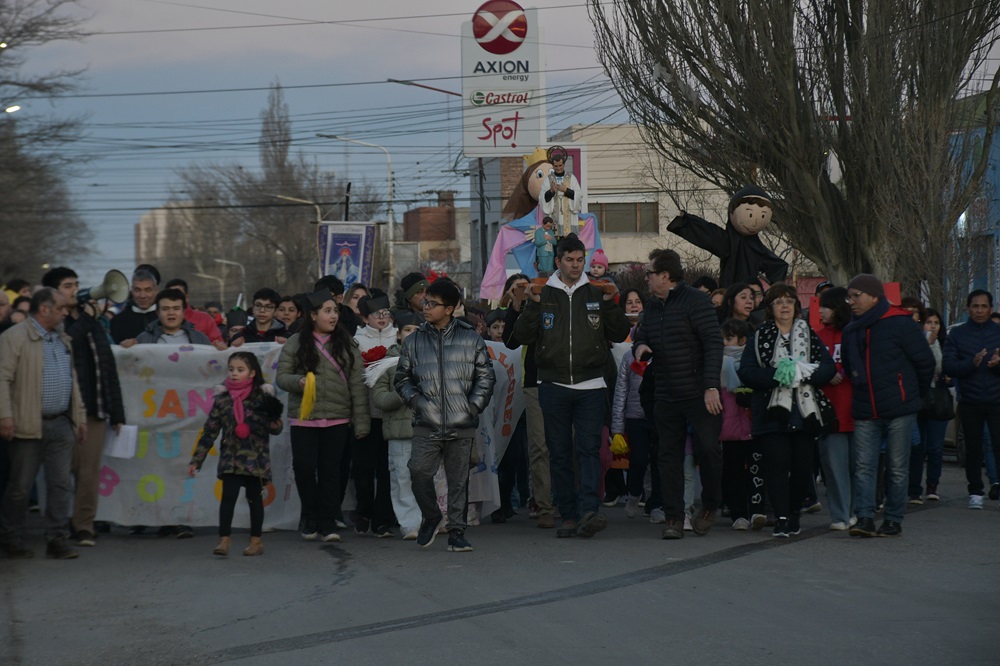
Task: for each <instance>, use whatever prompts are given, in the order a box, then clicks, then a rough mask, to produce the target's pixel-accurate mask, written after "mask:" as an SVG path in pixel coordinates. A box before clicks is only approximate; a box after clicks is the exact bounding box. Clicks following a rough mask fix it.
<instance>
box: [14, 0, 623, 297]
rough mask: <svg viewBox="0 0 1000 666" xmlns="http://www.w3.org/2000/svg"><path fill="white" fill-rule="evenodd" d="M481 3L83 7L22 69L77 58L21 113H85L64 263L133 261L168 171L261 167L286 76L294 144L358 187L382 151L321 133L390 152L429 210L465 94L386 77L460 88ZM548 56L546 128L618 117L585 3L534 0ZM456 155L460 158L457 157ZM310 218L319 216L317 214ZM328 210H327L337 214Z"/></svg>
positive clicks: (407, 202) (404, 200) (111, 0)
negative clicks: (464, 29) (74, 75)
mask: <svg viewBox="0 0 1000 666" xmlns="http://www.w3.org/2000/svg"><path fill="white" fill-rule="evenodd" d="M480 4H481V0H470V1H466V0H423V1H422V2H420V3H414V2H403V1H402V0H372V1H370V2H365V3H349V2H346V1H345V0H337V1H335V2H331V1H329V0H283V1H282V2H267V1H263V0H193V1H191V2H182V1H178V2H173V1H167V0H81V2H80V3H79V7H78V11H79V12H80V15H81V16H84V17H86V22H85V23H84V25H83V29H84V30H85V31H87V32H88V33H91V34H90V36H88V37H86V38H85V39H84V40H82V41H81V42H79V43H59V44H51V45H46V46H42V47H37V48H34V49H33V50H32V51H31V52H30V53H28V54H27V59H28V63H27V65H26V68H27V70H28V71H32V72H46V71H52V70H60V69H71V68H77V67H83V68H85V69H86V71H85V73H84V75H83V78H82V85H81V88H80V90H79V91H77V93H76V94H73V95H69V96H63V97H60V98H58V99H53V100H31V101H30V103H25V104H24V105H23V108H22V110H21V111H19V112H18V113H19V114H22V116H21V117H23V116H24V115H26V114H32V113H37V114H49V115H57V116H64V117H65V116H70V117H82V118H83V119H84V128H85V132H84V134H85V136H84V138H83V139H82V140H81V141H79V142H76V143H75V144H73V145H71V146H69V147H67V149H66V151H67V154H69V155H72V156H79V157H80V158H86V161H84V160H83V159H81V160H80V162H79V166H78V167H77V168H76V169H75V173H74V174H73V176H72V178H71V180H70V185H71V188H72V192H73V195H74V197H75V202H76V204H77V206H78V208H79V209H80V210H81V211H82V214H83V217H84V219H85V220H86V221H87V223H88V224H89V226H90V228H91V230H92V231H93V232H94V235H95V239H96V242H95V245H94V248H93V252H92V253H91V255H90V256H89V257H85V258H83V257H81V258H78V259H75V260H73V261H71V262H69V263H71V264H72V265H74V267H75V268H76V269H77V272H78V273H80V275H81V282H82V283H83V284H92V283H96V282H97V281H98V280H99V279H100V278H101V276H103V275H104V273H105V271H107V270H109V269H112V268H117V269H119V270H122V271H124V272H125V273H126V274H128V273H130V272H131V269H132V268H133V267H134V264H135V259H134V240H133V235H134V225H135V224H136V223H137V222H138V220H139V218H140V216H141V215H142V213H143V212H145V211H147V210H150V209H153V208H155V207H157V206H159V205H161V204H163V203H165V202H166V201H167V200H168V198H169V194H170V190H171V187H172V186H174V187H176V186H177V184H178V180H179V179H178V178H177V176H176V173H177V171H178V169H180V168H183V167H186V166H191V165H195V164H197V165H206V164H233V163H238V164H242V165H245V166H246V167H247V168H253V167H254V166H255V165H256V164H257V145H256V142H257V137H258V135H259V130H260V118H259V114H260V112H261V110H262V109H264V107H265V106H266V102H267V94H268V87H269V86H270V85H271V84H273V83H275V82H280V83H281V85H282V86H283V87H284V93H285V101H286V103H287V105H288V107H289V113H290V117H291V120H292V123H293V125H292V129H293V140H294V142H295V144H294V149H295V150H301V151H302V152H303V153H304V154H305V155H306V156H307V157H308V158H310V159H313V160H315V161H316V163H317V164H318V165H320V166H321V167H322V168H325V169H330V170H333V171H336V172H337V173H338V175H341V176H343V177H345V178H348V179H349V180H351V181H353V182H354V183H355V185H357V184H359V183H361V182H369V183H371V184H372V185H373V186H374V187H376V188H380V191H384V188H385V184H386V161H385V155H384V154H383V153H382V152H380V151H377V150H371V149H366V148H363V147H358V146H352V145H350V144H346V143H342V142H336V141H330V140H326V139H320V138H316V137H315V133H316V132H321V133H327V134H340V135H345V136H351V137H354V138H356V139H360V140H363V141H368V142H371V143H376V144H379V145H382V146H384V147H385V148H386V149H387V150H389V152H390V154H391V155H392V162H393V171H394V174H395V183H396V188H397V189H396V192H395V194H394V199H395V201H396V202H397V203H396V206H394V211H395V215H396V218H397V220H400V219H402V213H403V212H404V211H405V210H407V208H411V207H415V206H418V205H427V204H429V203H432V202H433V201H434V200H435V198H434V196H433V195H432V194H429V192H432V191H435V190H438V189H455V190H457V191H458V195H457V196H458V200H457V203H458V205H463V204H464V205H468V197H469V185H468V179H467V178H465V177H462V176H461V175H459V174H455V173H453V172H450V170H451V169H453V165H454V164H455V162H456V160H458V158H459V156H460V149H461V109H460V106H459V105H460V102H461V100H460V99H458V98H455V97H450V96H447V95H443V94H440V93H435V92H431V91H427V90H421V89H419V88H414V87H410V86H403V85H399V84H392V83H387V82H386V79H388V78H393V79H401V80H414V81H422V82H424V83H426V84H428V85H432V86H435V87H439V88H443V89H447V90H454V91H461V78H460V69H459V58H460V48H461V37H460V33H461V25H462V23H463V22H466V21H469V20H471V17H472V14H473V13H474V12H475V10H476V9H477V8H478V6H479V5H480ZM522 5H523V6H525V7H536V8H538V10H539V23H540V26H541V28H542V37H541V38H542V43H543V49H544V53H545V57H546V60H547V63H548V64H547V70H548V73H547V80H546V84H547V88H548V94H549V95H550V97H549V100H550V101H549V103H548V130H549V133H550V134H555V133H556V132H558V131H560V130H561V129H564V128H565V127H568V126H569V125H571V124H578V123H584V122H596V121H598V120H602V119H605V120H607V121H608V122H626V118H625V113H624V111H623V110H622V109H621V103H620V101H619V99H618V97H617V95H616V94H615V92H614V90H613V89H612V87H611V84H610V81H608V79H607V78H606V77H605V76H604V74H603V70H602V69H601V67H600V65H599V63H598V62H597V57H596V54H595V52H594V49H593V41H594V39H593V29H592V25H591V23H590V20H589V17H588V14H587V9H586V3H585V2H584V1H583V0H539V1H537V2H534V3H531V4H528V3H527V2H525V3H522ZM464 164H465V160H460V161H459V166H462V165H464ZM303 215H304V216H309V218H310V219H312V217H313V216H314V212H313V210H312V209H311V208H309V209H304V211H303ZM330 219H336V215H332V216H331V218H330Z"/></svg>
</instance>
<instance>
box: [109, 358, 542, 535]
mask: <svg viewBox="0 0 1000 666" xmlns="http://www.w3.org/2000/svg"><path fill="white" fill-rule="evenodd" d="M488 346H489V348H490V356H491V358H492V359H493V368H494V371H495V372H496V375H497V385H496V388H495V389H494V394H493V400H492V401H491V402H490V405H489V406H488V407H487V408H486V411H485V412H483V414H482V416H481V417H480V427H479V431H478V433H477V440H478V442H477V445H478V451H479V460H480V463H479V465H478V466H477V467H476V468H474V469H473V470H472V473H471V478H470V484H469V501H470V502H471V501H481V502H484V506H483V514H484V515H488V513H487V512H490V511H492V510H494V509H495V508H497V507H499V504H500V498H499V495H500V493H499V486H498V484H497V473H496V466H497V463H498V462H499V460H500V458H501V457H502V456H503V453H504V451H505V450H506V448H507V443H508V442H509V441H510V437H511V435H512V434H513V432H514V428H515V427H516V426H517V422H518V419H520V417H521V413H522V412H523V411H524V398H523V394H522V392H521V354H520V351H514V352H511V351H510V350H508V349H506V348H505V347H504V346H503V345H501V344H496V343H488ZM113 349H114V353H115V360H116V362H117V364H118V374H119V378H120V381H121V387H122V397H123V399H124V402H125V416H126V420H127V421H128V423H129V424H131V425H135V426H138V430H139V435H138V444H137V446H136V453H135V457H134V458H130V459H123V458H117V457H111V456H104V458H103V466H102V469H101V474H100V478H101V482H100V490H99V492H100V502H99V508H98V518H99V519H100V520H107V521H112V522H115V523H119V524H122V525H177V524H184V525H194V526H211V525H217V524H218V512H219V499H220V497H221V492H222V488H221V482H220V481H219V480H218V479H217V478H216V463H217V460H218V453H217V452H216V450H215V449H213V450H212V451H211V452H210V453H209V456H208V459H207V460H206V461H205V464H204V466H203V467H202V470H201V472H200V473H199V474H198V476H197V477H194V478H192V477H189V476H188V475H187V467H188V463H189V462H190V459H191V453H192V452H193V451H194V448H195V446H196V444H197V441H198V437H199V435H200V432H201V428H202V426H203V425H204V423H205V419H206V418H207V417H208V413H209V411H210V410H211V408H212V402H213V400H214V397H215V393H216V390H217V389H216V387H217V386H218V385H220V384H221V383H222V382H223V381H224V380H225V377H226V361H227V359H228V358H229V354H230V353H231V352H230V351H218V350H216V349H215V348H213V347H208V346H192V345H182V346H177V345H136V346H134V347H131V348H129V349H124V348H122V347H117V346H116V347H113ZM241 351H251V352H253V353H255V354H257V356H258V358H259V359H260V362H261V367H262V368H263V370H264V380H265V381H266V382H268V383H270V384H273V383H274V376H275V372H276V370H277V367H278V356H279V354H280V353H281V345H279V344H274V343H260V344H247V345H244V346H243V347H241ZM275 388H277V387H275ZM277 393H278V397H279V398H281V400H282V401H283V402H286V398H287V395H286V394H285V393H284V392H283V391H281V390H280V389H279V390H278V391H277ZM285 423H286V426H285V429H284V431H283V432H282V433H281V434H280V435H277V436H274V437H272V438H271V443H270V445H271V474H272V482H271V483H270V484H269V485H268V486H267V488H266V489H265V491H266V497H265V500H264V505H265V507H266V509H265V511H264V525H265V527H274V528H278V529H295V528H296V527H297V525H298V520H299V506H300V505H299V498H298V493H297V492H296V490H295V479H294V476H293V474H292V455H291V446H290V443H289V438H288V432H289V429H288V426H287V418H286V419H285ZM345 505H346V506H348V507H350V506H353V505H354V501H353V498H350V497H349V498H348V500H347V502H346V503H345ZM249 524H250V519H249V513H248V511H247V508H246V502H244V501H243V500H242V498H241V500H240V501H239V502H237V505H236V515H235V517H234V520H233V525H234V526H235V527H248V526H249Z"/></svg>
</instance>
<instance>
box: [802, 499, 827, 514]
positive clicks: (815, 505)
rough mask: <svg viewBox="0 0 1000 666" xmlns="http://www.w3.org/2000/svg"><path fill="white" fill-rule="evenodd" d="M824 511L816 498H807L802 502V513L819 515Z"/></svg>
mask: <svg viewBox="0 0 1000 666" xmlns="http://www.w3.org/2000/svg"><path fill="white" fill-rule="evenodd" d="M822 510H823V505H822V504H820V502H819V500H818V499H816V498H815V497H807V498H806V499H805V501H804V502H802V513H819V512H820V511H822Z"/></svg>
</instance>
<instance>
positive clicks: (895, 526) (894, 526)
mask: <svg viewBox="0 0 1000 666" xmlns="http://www.w3.org/2000/svg"><path fill="white" fill-rule="evenodd" d="M878 535H879V536H880V537H898V536H903V526H902V525H901V524H900V523H898V522H896V521H895V520H883V521H882V526H881V527H879V528H878Z"/></svg>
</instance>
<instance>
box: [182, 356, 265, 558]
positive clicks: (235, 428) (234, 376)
mask: <svg viewBox="0 0 1000 666" xmlns="http://www.w3.org/2000/svg"><path fill="white" fill-rule="evenodd" d="M217 393H218V394H217V395H216V396H215V402H213V403H212V411H211V412H210V413H209V415H208V420H207V421H205V427H204V429H203V430H202V435H201V438H200V439H199V440H198V446H197V447H196V448H195V451H194V454H193V455H192V456H191V464H190V465H189V467H188V473H189V474H190V475H191V476H194V475H195V474H197V473H198V470H200V469H201V466H202V464H204V462H205V457H206V456H207V455H208V452H209V450H210V449H211V448H212V446H213V444H214V442H215V439H216V437H218V436H219V433H220V432H221V433H222V438H221V439H220V440H219V448H218V450H219V467H218V476H219V478H220V479H221V480H222V502H221V504H220V505H219V545H217V546H216V547H215V549H214V550H213V551H212V552H213V553H214V554H216V555H221V556H226V555H228V554H229V541H230V534H231V533H232V525H233V511H234V510H235V509H236V500H237V499H238V498H239V494H240V488H245V489H246V498H247V504H248V505H249V507H250V545H249V546H247V548H246V549H245V550H244V551H243V554H244V555H262V554H263V553H264V544H263V543H262V541H261V533H262V531H263V527H264V498H263V494H264V492H265V489H266V488H267V484H268V482H269V481H270V480H271V459H270V449H269V446H268V444H269V436H270V435H277V434H278V433H280V432H281V428H282V423H281V411H282V405H281V402H280V401H279V400H278V399H277V398H276V397H275V396H274V388H273V387H272V386H271V385H270V384H265V383H264V376H263V373H262V372H261V368H260V362H259V361H258V360H257V357H256V356H255V355H254V354H252V353H250V352H236V353H234V354H232V355H231V356H230V357H229V369H228V376H227V378H226V381H225V384H224V385H223V386H221V387H219V388H218V389H217Z"/></svg>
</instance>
